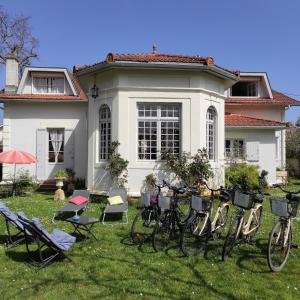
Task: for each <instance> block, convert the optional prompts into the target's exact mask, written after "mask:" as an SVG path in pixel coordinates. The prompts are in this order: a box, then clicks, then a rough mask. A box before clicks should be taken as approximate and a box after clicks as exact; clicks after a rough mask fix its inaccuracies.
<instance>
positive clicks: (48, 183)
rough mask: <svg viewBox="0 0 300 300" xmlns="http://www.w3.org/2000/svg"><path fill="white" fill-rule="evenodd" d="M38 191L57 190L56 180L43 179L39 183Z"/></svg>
mask: <svg viewBox="0 0 300 300" xmlns="http://www.w3.org/2000/svg"><path fill="white" fill-rule="evenodd" d="M38 190H39V191H55V190H57V187H56V181H55V180H53V179H49V180H45V181H43V182H42V183H41V185H40V187H39V189H38Z"/></svg>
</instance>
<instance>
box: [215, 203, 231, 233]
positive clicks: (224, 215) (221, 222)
mask: <svg viewBox="0 0 300 300" xmlns="http://www.w3.org/2000/svg"><path fill="white" fill-rule="evenodd" d="M228 213H229V206H224V207H222V208H221V209H220V213H219V216H218V219H217V221H216V225H215V228H216V230H215V231H214V234H213V235H214V239H218V238H219V237H220V236H221V234H222V233H223V231H224V228H225V225H226V223H227V219H228Z"/></svg>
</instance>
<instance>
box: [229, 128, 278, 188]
mask: <svg viewBox="0 0 300 300" xmlns="http://www.w3.org/2000/svg"><path fill="white" fill-rule="evenodd" d="M275 132H276V131H275V130H274V129H228V128H226V131H225V138H228V139H244V141H245V150H246V161H247V162H248V163H250V164H254V165H257V166H259V169H260V170H266V171H268V172H269V174H268V177H267V179H268V183H269V184H274V183H276V167H277V163H276V137H275ZM250 151H251V153H250ZM253 152H255V155H252V154H253ZM250 156H251V159H249V157H250Z"/></svg>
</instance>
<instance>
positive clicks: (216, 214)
mask: <svg viewBox="0 0 300 300" xmlns="http://www.w3.org/2000/svg"><path fill="white" fill-rule="evenodd" d="M226 207H228V209H229V204H228V203H223V202H221V203H220V204H219V205H218V208H217V211H216V213H215V216H214V219H213V221H212V222H211V232H214V231H216V230H217V229H219V228H220V227H221V225H219V226H216V224H217V221H218V219H219V216H220V215H221V212H222V211H223V210H224V209H225V208H226Z"/></svg>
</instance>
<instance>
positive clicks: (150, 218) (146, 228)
mask: <svg viewBox="0 0 300 300" xmlns="http://www.w3.org/2000/svg"><path fill="white" fill-rule="evenodd" d="M154 214H155V212H154V210H149V209H145V208H144V209H141V210H140V211H138V213H137V214H136V216H135V217H134V219H133V222H132V225H131V231H130V236H131V240H132V242H133V244H135V245H140V244H142V243H144V242H146V241H147V240H149V239H150V238H151V235H152V233H153V229H154V225H155V217H154Z"/></svg>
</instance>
